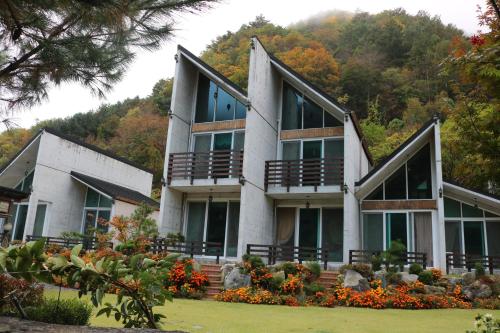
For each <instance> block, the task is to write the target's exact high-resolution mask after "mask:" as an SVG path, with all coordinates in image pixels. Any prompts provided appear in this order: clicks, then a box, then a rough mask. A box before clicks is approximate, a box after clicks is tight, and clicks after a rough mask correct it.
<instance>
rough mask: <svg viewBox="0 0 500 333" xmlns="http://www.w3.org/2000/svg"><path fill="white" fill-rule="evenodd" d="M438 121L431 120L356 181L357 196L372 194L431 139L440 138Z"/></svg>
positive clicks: (360, 197)
mask: <svg viewBox="0 0 500 333" xmlns="http://www.w3.org/2000/svg"><path fill="white" fill-rule="evenodd" d="M437 122H438V119H437V118H433V119H431V120H429V121H428V122H427V123H425V124H424V125H423V126H422V127H421V128H420V129H419V130H418V131H416V132H415V133H414V134H413V135H412V136H411V137H410V138H408V139H407V140H406V141H405V142H404V143H403V144H401V145H400V146H399V147H398V148H397V149H396V150H394V151H393V152H392V153H391V154H390V155H389V156H388V157H387V158H385V159H384V160H383V161H382V162H381V163H379V164H378V165H377V166H376V167H375V168H374V169H372V170H371V171H370V172H369V173H368V174H366V175H365V176H364V177H363V178H362V179H361V180H360V181H358V182H356V183H355V185H356V186H357V187H358V189H357V191H356V196H357V197H358V198H359V199H362V198H364V197H365V196H367V195H368V194H370V193H371V192H372V191H373V190H375V189H376V188H377V187H378V186H379V185H380V184H381V183H382V182H383V181H384V179H386V178H387V177H389V176H390V175H392V174H393V173H394V172H395V171H397V170H398V169H399V168H400V167H401V166H402V165H403V164H404V163H405V162H406V161H407V160H408V159H409V158H410V156H412V155H413V154H415V153H416V152H418V151H419V150H420V149H421V148H423V147H424V145H425V144H427V143H428V142H429V140H431V139H434V140H439V138H437V137H436V131H435V126H436V124H437Z"/></svg>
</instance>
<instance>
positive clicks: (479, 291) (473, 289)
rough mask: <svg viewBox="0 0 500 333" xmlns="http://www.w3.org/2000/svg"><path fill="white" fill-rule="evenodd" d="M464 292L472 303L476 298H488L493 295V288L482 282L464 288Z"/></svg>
mask: <svg viewBox="0 0 500 333" xmlns="http://www.w3.org/2000/svg"><path fill="white" fill-rule="evenodd" d="M462 292H463V294H464V295H465V297H467V298H468V299H470V300H471V301H472V300H474V299H476V298H488V297H490V296H491V295H492V294H493V291H492V290H491V287H490V286H488V285H487V284H484V283H482V282H481V281H475V282H474V283H472V284H470V285H468V286H464V288H463V291H462Z"/></svg>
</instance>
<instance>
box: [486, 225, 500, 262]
mask: <svg viewBox="0 0 500 333" xmlns="http://www.w3.org/2000/svg"><path fill="white" fill-rule="evenodd" d="M486 234H487V235H488V255H490V256H500V221H488V222H486Z"/></svg>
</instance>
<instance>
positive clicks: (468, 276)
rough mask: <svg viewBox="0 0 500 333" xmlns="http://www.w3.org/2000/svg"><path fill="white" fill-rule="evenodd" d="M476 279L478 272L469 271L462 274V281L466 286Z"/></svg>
mask: <svg viewBox="0 0 500 333" xmlns="http://www.w3.org/2000/svg"><path fill="white" fill-rule="evenodd" d="M474 281H476V273H474V272H467V273H464V274H462V283H463V284H464V286H468V285H470V284H472V283H474Z"/></svg>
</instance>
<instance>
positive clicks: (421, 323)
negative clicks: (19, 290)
mask: <svg viewBox="0 0 500 333" xmlns="http://www.w3.org/2000/svg"><path fill="white" fill-rule="evenodd" d="M46 295H47V296H48V297H57V291H55V290H50V291H46ZM62 297H64V298H66V297H68V298H71V297H77V293H76V292H73V291H64V292H63V293H62ZM113 298H114V296H113V295H108V296H106V301H114V299H113ZM156 311H158V312H161V313H163V314H164V315H166V316H167V319H166V321H165V323H164V326H163V328H164V329H167V330H182V331H187V332H200V333H205V332H207V333H208V332H211V333H217V332H224V333H226V332H238V333H242V332H263V333H264V332H273V333H274V332H316V333H327V332H328V333H333V332H349V333H356V332H363V333H370V332H384V333H390V332H404V333H412V332H419V333H420V332H440V333H445V332H453V333H457V332H458V333H460V332H463V333H465V331H466V330H467V329H472V328H473V326H472V324H473V321H474V317H475V315H476V314H478V313H492V314H493V315H494V316H495V317H496V318H500V311H499V310H495V311H494V310H457V309H446V310H419V311H412V310H371V309H360V308H346V307H338V308H333V309H330V308H320V307H288V306H277V305H251V304H235V303H222V302H215V301H196V300H184V299H176V300H174V302H173V303H170V302H167V304H166V305H165V306H162V307H160V308H157V309H156ZM94 313H95V312H94ZM91 324H92V325H93V326H106V327H120V323H117V322H116V321H115V320H114V318H107V317H106V316H101V317H98V318H96V317H93V318H92V319H91Z"/></svg>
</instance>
